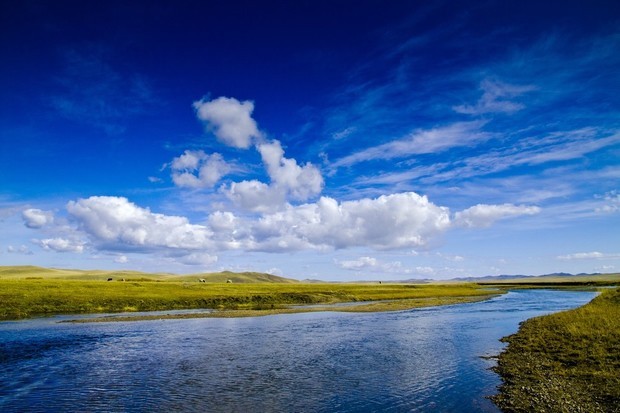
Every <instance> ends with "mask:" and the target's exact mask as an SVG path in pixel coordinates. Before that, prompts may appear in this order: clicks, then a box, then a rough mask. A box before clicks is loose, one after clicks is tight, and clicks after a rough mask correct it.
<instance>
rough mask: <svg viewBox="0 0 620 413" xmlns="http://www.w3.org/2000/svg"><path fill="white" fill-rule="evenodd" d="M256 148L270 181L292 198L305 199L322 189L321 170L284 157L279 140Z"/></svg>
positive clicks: (309, 164)
mask: <svg viewBox="0 0 620 413" xmlns="http://www.w3.org/2000/svg"><path fill="white" fill-rule="evenodd" d="M257 149H258V151H259V152H260V154H261V157H262V159H263V163H264V164H265V166H266V168H267V173H268V174H269V177H270V178H271V181H272V182H273V183H274V184H275V185H276V186H277V187H279V188H282V189H284V190H285V191H286V192H288V193H289V194H290V195H291V196H292V198H293V199H295V200H299V201H305V200H307V199H308V198H310V197H312V196H314V195H317V194H319V193H321V191H322V190H323V177H322V175H321V172H320V171H319V170H318V169H317V168H316V167H315V166H314V165H312V164H311V163H307V164H305V165H304V166H299V165H298V164H297V161H295V159H289V158H285V157H284V150H283V149H282V145H281V144H280V142H279V141H277V140H274V141H272V142H270V143H263V144H259V145H257Z"/></svg>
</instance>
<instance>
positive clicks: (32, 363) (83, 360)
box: [0, 290, 595, 413]
mask: <svg viewBox="0 0 620 413" xmlns="http://www.w3.org/2000/svg"><path fill="white" fill-rule="evenodd" d="M594 296H595V293H591V292H569V291H552V290H521V291H512V292H509V293H508V294H505V295H503V296H500V297H496V298H493V299H491V300H487V301H484V302H478V303H472V304H461V305H453V306H445V307H433V308H426V309H416V310H409V311H399V312H387V313H338V312H317V313H301V314H286V315H274V316H265V317H254V318H236V319H217V318H202V319H182V320H158V321H139V322H110V323H87V324H72V323H59V322H58V321H62V320H64V319H66V318H67V317H66V316H65V317H61V316H59V317H51V318H44V319H33V320H25V321H14V322H2V323H0V411H1V412H6V413H8V412H201V413H202V412H427V411H432V412H497V411H498V410H497V408H496V407H495V406H494V405H493V404H492V403H491V402H490V401H489V400H488V399H487V398H486V396H489V395H492V394H494V393H495V392H496V388H497V386H498V385H499V384H500V379H499V377H498V376H497V375H496V374H495V373H493V372H492V371H491V370H489V369H490V367H492V366H493V364H494V362H493V360H489V359H486V358H483V356H493V355H497V354H498V353H499V352H500V351H501V350H502V348H503V346H504V345H503V344H502V343H501V342H500V341H499V339H500V338H501V337H503V336H506V335H509V334H512V333H515V332H516V331H517V329H518V324H519V322H521V321H523V320H525V319H528V318H531V317H534V316H538V315H542V314H548V313H551V312H556V311H560V310H565V309H570V308H574V307H578V306H580V305H583V304H585V303H587V302H588V301H590V300H591V299H592V298H593V297H594ZM73 318H75V317H73Z"/></svg>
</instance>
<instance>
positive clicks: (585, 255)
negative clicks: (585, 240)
mask: <svg viewBox="0 0 620 413" xmlns="http://www.w3.org/2000/svg"><path fill="white" fill-rule="evenodd" d="M605 258H608V259H616V258H620V254H604V253H602V252H598V251H592V252H577V253H574V254H567V255H560V256H558V257H557V259H558V260H562V261H572V260H593V259H605Z"/></svg>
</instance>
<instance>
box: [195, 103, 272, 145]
mask: <svg viewBox="0 0 620 413" xmlns="http://www.w3.org/2000/svg"><path fill="white" fill-rule="evenodd" d="M193 106H194V109H195V110H196V115H197V116H198V119H200V120H201V121H203V122H204V124H205V127H206V129H207V130H208V131H210V132H212V133H213V134H214V135H215V136H216V137H217V139H218V140H220V141H221V142H223V143H225V144H226V145H229V146H233V147H235V148H242V149H247V148H249V147H250V145H251V144H252V139H253V138H254V139H255V138H261V137H262V133H261V132H260V131H259V130H258V126H257V124H256V121H255V120H254V119H253V118H252V111H253V110H254V103H252V102H251V101H249V100H246V101H244V102H239V101H238V100H237V99H235V98H227V97H223V96H222V97H219V98H217V99H214V100H210V101H207V100H205V99H201V100H199V101H196V102H194V105H193Z"/></svg>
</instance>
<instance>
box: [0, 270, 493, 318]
mask: <svg viewBox="0 0 620 413" xmlns="http://www.w3.org/2000/svg"><path fill="white" fill-rule="evenodd" d="M12 268H13V270H14V269H17V270H22V271H17V272H15V271H11V270H9V271H4V272H1V271H0V319H3V320H10V319H20V318H27V317H34V316H42V315H52V314H79V313H110V312H123V311H154V310H175V309H195V308H205V309H217V310H226V311H225V313H224V312H219V313H218V315H220V316H247V315H263V314H273V313H280V312H292V311H295V312H299V311H322V310H323V311H324V310H326V309H329V310H332V311H386V310H401V309H406V308H414V307H420V306H430V305H440V304H454V303H458V302H468V301H474V300H480V299H484V298H487V297H490V296H492V295H497V294H498V292H497V291H489V290H488V289H486V288H480V287H479V286H476V285H475V284H449V285H440V284H427V285H414V284H392V283H390V284H381V285H380V284H376V283H374V284H370V283H367V284H334V283H311V284H308V283H299V282H285V281H287V280H286V279H283V278H281V277H278V278H281V279H282V280H283V281H282V282H272V281H273V279H271V278H269V277H273V276H268V275H265V274H253V275H252V274H248V273H245V274H241V275H236V274H233V273H223V274H219V275H218V276H220V275H223V278H221V281H220V282H206V283H202V282H199V281H198V280H199V279H200V278H205V279H206V278H207V276H205V275H203V274H201V275H195V276H184V277H177V278H174V277H173V276H171V275H166V274H163V275H162V274H142V273H115V276H114V277H112V278H113V281H111V282H108V281H105V280H107V278H108V277H109V276H110V275H111V274H110V273H109V272H78V274H76V273H75V271H73V270H41V269H37V268H32V267H28V268H24V267H12ZM119 275H123V276H124V277H122V276H121V277H119ZM79 276H81V277H82V279H77V278H78V277H79ZM237 276H238V278H236V277H237ZM122 278H124V279H125V281H124V282H122V281H118V280H121V279H122ZM228 279H232V280H233V283H230V284H229V283H226V282H225V281H226V280H228ZM236 279H243V280H245V281H249V280H254V281H255V282H253V283H250V282H246V283H241V282H235V281H234V280H236ZM266 279H269V280H270V282H266V281H265V280H266ZM259 281H262V282H259ZM369 301H370V302H373V303H367V302H369ZM341 302H360V306H359V307H338V308H332V307H329V308H325V307H324V308H321V307H319V308H303V309H300V308H289V307H290V306H292V305H300V304H304V305H308V304H326V305H327V304H332V303H341ZM210 316H213V315H210Z"/></svg>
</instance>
